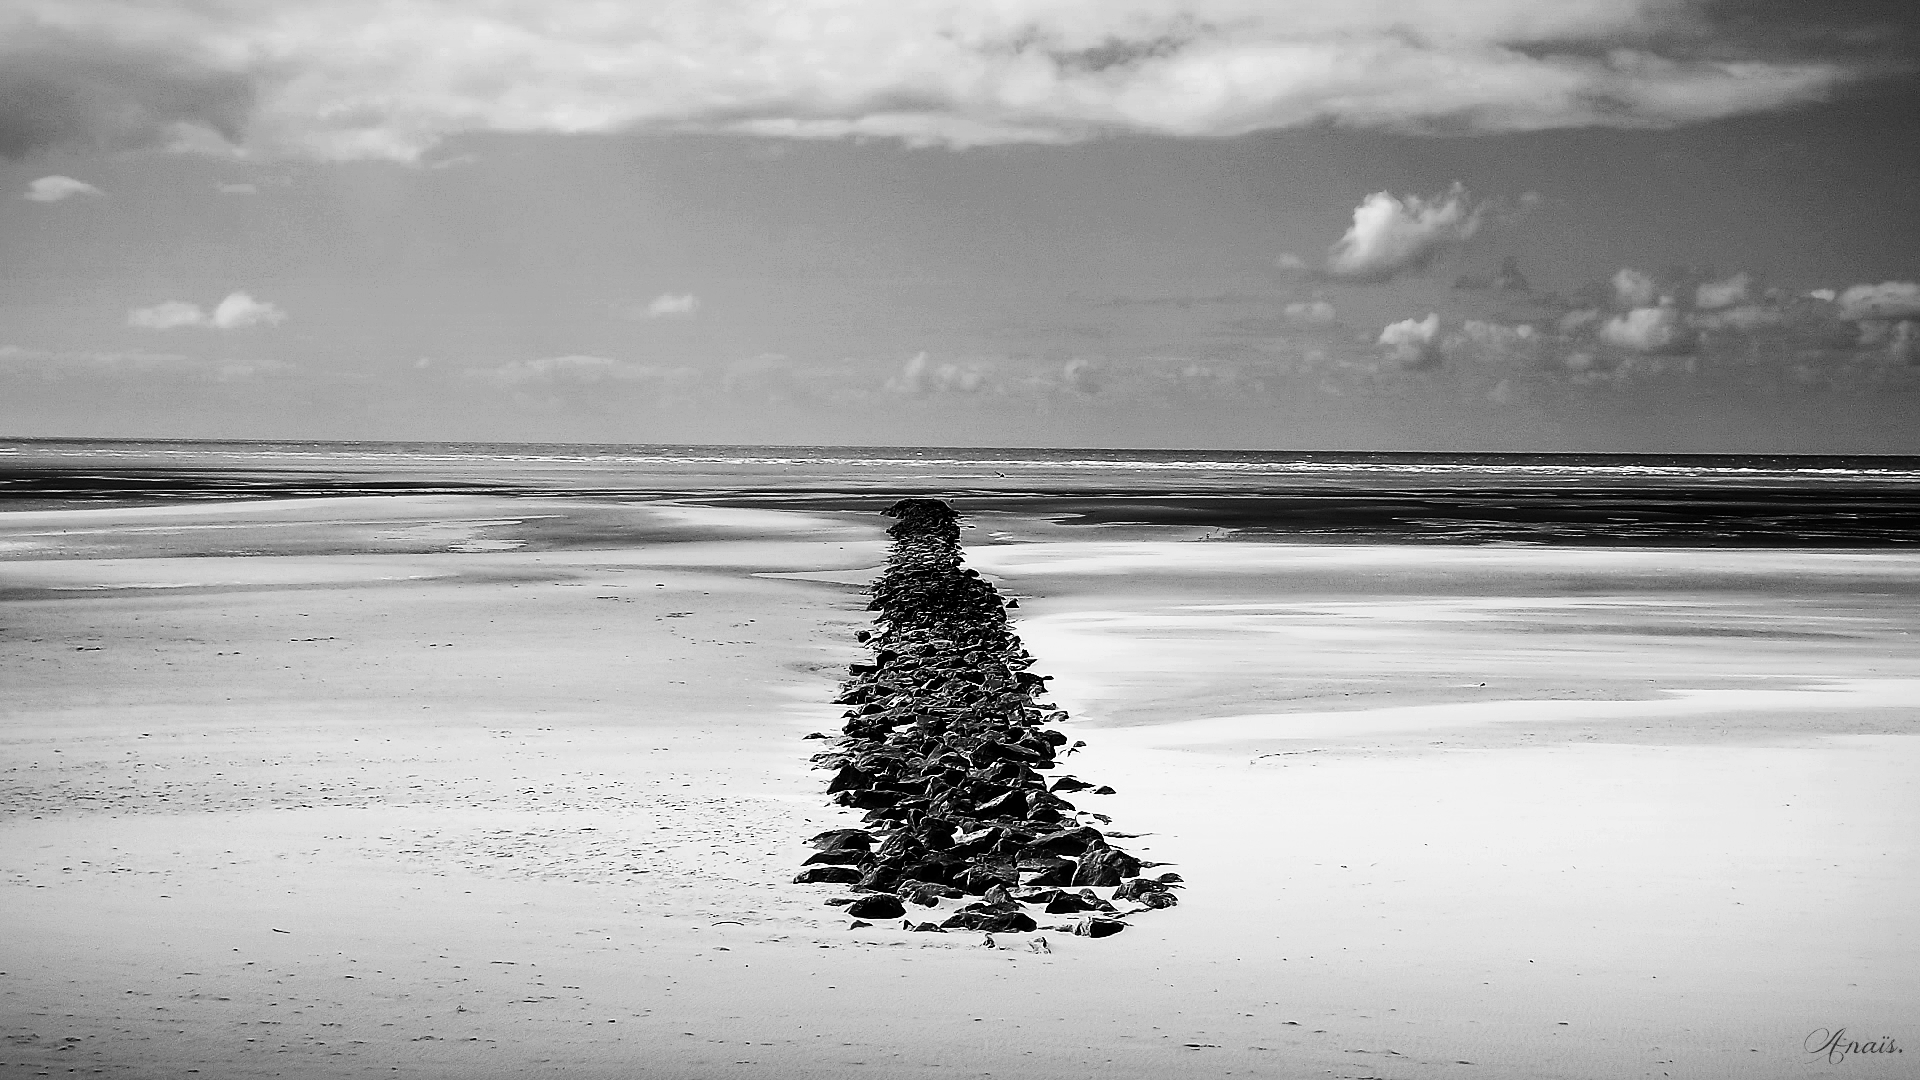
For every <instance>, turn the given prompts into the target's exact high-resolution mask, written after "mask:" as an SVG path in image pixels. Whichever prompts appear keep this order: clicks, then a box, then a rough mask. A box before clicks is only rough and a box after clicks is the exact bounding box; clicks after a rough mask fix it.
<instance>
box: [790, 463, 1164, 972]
mask: <svg viewBox="0 0 1920 1080" xmlns="http://www.w3.org/2000/svg"><path fill="white" fill-rule="evenodd" d="M884 513H885V514H886V515H887V516H888V517H891V518H893V519H894V523H893V525H892V526H890V527H889V528H888V530H887V532H888V534H889V535H890V536H892V537H893V547H892V549H891V551H890V552H889V553H888V556H887V565H886V568H885V569H884V570H883V571H882V573H881V574H880V576H879V577H878V578H877V579H875V581H874V583H873V585H872V586H871V588H870V590H869V596H870V602H869V604H868V605H867V606H868V608H869V610H871V611H874V612H875V613H876V615H875V619H874V623H875V626H874V629H873V630H872V631H866V630H862V631H860V632H859V633H858V634H856V635H855V636H856V639H857V640H858V641H860V642H861V643H862V644H864V645H866V646H867V647H868V648H869V649H870V650H872V656H871V659H869V660H865V661H860V662H856V663H853V664H851V665H849V667H848V679H847V681H846V683H844V684H843V685H842V687H841V692H840V694H839V696H838V698H836V701H838V702H839V703H841V704H844V705H846V706H848V709H847V712H846V717H845V720H846V722H845V725H844V727H843V728H842V734H841V736H840V737H839V738H837V739H831V738H828V739H826V741H827V743H828V745H827V746H826V747H824V748H823V750H825V752H824V753H820V754H816V755H814V758H813V760H814V764H815V766H816V767H818V768H823V769H831V770H834V776H833V779H832V781H831V782H830V783H829V784H828V785H827V793H828V794H829V795H830V796H832V797H833V801H834V802H835V803H837V804H839V805H841V806H845V807H849V808H852V809H855V810H860V811H864V812H865V821H866V822H868V823H869V824H870V825H871V828H870V829H834V830H828V831H827V832H823V833H821V834H820V835H818V836H816V837H814V838H813V839H812V840H811V841H810V844H811V845H812V846H813V847H814V848H815V849H816V851H817V854H815V855H813V856H811V857H810V858H809V859H808V860H807V861H808V866H807V867H806V868H805V869H804V870H802V872H801V874H800V876H799V877H797V878H796V879H795V880H796V881H800V882H832V883H849V882H855V881H857V882H858V883H859V885H860V887H861V888H863V889H867V890H870V894H869V895H867V896H863V897H860V898H858V899H856V900H853V901H851V902H845V903H844V906H846V908H847V910H848V913H849V914H851V915H853V916H855V917H866V918H880V919H894V918H900V917H901V916H902V913H903V912H904V911H905V905H906V904H908V903H912V904H917V905H920V906H924V907H934V906H938V904H939V903H940V901H942V900H945V899H953V898H958V897H963V896H965V895H967V894H972V895H975V896H981V897H983V900H982V902H980V903H975V904H971V905H968V906H967V907H966V908H964V909H962V910H961V911H959V912H957V913H955V914H954V915H952V916H951V917H950V918H948V919H947V921H946V922H945V924H944V925H945V926H947V927H949V928H965V929H969V930H980V931H984V932H1001V933H1013V932H1022V931H1027V930H1032V929H1033V928H1034V923H1033V920H1032V918H1031V917H1030V916H1028V915H1027V914H1026V913H1025V912H1024V911H1023V910H1022V909H1021V905H1022V904H1038V905H1044V906H1046V908H1047V910H1048V911H1049V912H1052V913H1055V914H1061V913H1077V912H1111V911H1112V910H1113V906H1112V904H1111V903H1109V902H1108V901H1106V900H1103V899H1101V898H1100V896H1099V895H1098V894H1096V893H1094V892H1093V891H1092V888H1093V887H1100V888H1106V887H1122V888H1123V889H1126V890H1128V891H1127V896H1126V898H1127V899H1132V900H1137V901H1139V902H1141V903H1143V904H1149V905H1150V906H1151V903H1152V901H1151V898H1152V897H1158V896H1165V897H1168V898H1171V895H1172V894H1171V893H1170V892H1167V891H1165V889H1164V888H1161V889H1155V888H1152V887H1150V886H1149V885H1147V884H1143V883H1141V881H1140V880H1136V881H1134V882H1132V883H1130V884H1129V885H1127V886H1123V885H1122V883H1123V882H1126V881H1127V879H1129V878H1137V875H1138V874H1139V873H1140V863H1139V861H1138V860H1136V859H1134V858H1133V857H1132V856H1130V855H1128V854H1126V853H1125V852H1122V851H1120V850H1118V849H1116V848H1114V847H1112V845H1111V843H1110V842H1109V840H1108V838H1107V837H1105V836H1103V835H1102V834H1101V833H1100V831H1099V830H1098V829H1095V828H1092V827H1091V826H1089V825H1086V824H1085V822H1086V821H1089V820H1092V821H1098V822H1101V823H1103V824H1104V823H1105V822H1106V821H1107V820H1108V819H1107V818H1106V817H1105V816H1104V815H1100V814H1093V813H1090V812H1080V811H1076V810H1075V808H1074V806H1073V804H1071V803H1069V802H1067V801H1066V800H1064V799H1062V798H1061V797H1060V793H1072V792H1079V791H1089V790H1091V791H1092V792H1093V793H1095V794H1110V793H1112V791H1113V789H1112V788H1110V787H1105V786H1100V787H1095V786H1093V785H1092V784H1089V783H1088V782H1087V781H1084V780H1080V779H1078V778H1076V777H1070V776H1061V777H1058V778H1056V779H1053V780H1052V781H1051V782H1049V779H1048V777H1047V776H1046V775H1045V774H1046V773H1047V771H1048V770H1051V769H1053V768H1055V767H1056V765H1057V764H1058V761H1057V759H1058V758H1059V757H1060V756H1062V755H1063V754H1070V753H1072V752H1074V751H1076V750H1078V749H1079V748H1080V747H1082V746H1084V745H1085V744H1084V743H1082V742H1077V741H1076V742H1072V743H1069V741H1068V739H1067V737H1066V736H1065V735H1064V734H1062V733H1061V732H1059V731H1057V730H1054V729H1052V728H1051V727H1049V726H1047V725H1050V724H1056V723H1059V722H1061V721H1064V720H1066V719H1067V714H1066V713H1065V712H1063V711H1061V710H1059V709H1057V708H1056V707H1055V706H1054V705H1053V704H1052V703H1050V702H1045V701H1042V700H1040V699H1041V697H1042V696H1044V695H1045V692H1046V685H1047V681H1048V676H1045V675H1040V674H1036V673H1034V672H1032V671H1029V670H1028V669H1029V668H1030V667H1031V666H1032V665H1033V657H1032V656H1030V655H1029V654H1028V653H1027V651H1026V650H1025V648H1023V647H1022V646H1021V644H1020V639H1019V637H1018V636H1017V635H1016V634H1015V633H1014V632H1013V629H1012V626H1011V624H1010V623H1009V622H1008V616H1007V614H1006V611H1007V609H1008V608H1013V607H1017V605H1016V604H1015V603H1013V602H1011V601H1003V600H1002V598H1001V597H1000V595H999V593H998V592H996V591H995V590H994V587H993V586H992V585H991V584H989V583H988V582H986V581H985V580H983V579H982V578H981V577H980V575H979V574H978V573H977V572H975V571H973V570H970V569H967V568H965V567H964V566H962V565H961V562H962V559H961V551H960V545H959V539H960V518H959V515H958V514H957V513H955V512H954V510H953V508H952V507H951V506H948V505H947V504H946V503H944V502H942V501H940V500H938V499H924V498H914V499H902V500H900V501H898V502H896V503H894V504H893V505H892V506H890V507H888V508H887V509H886V510H885V511H884ZM822 738H826V737H824V736H822ZM1062 748H1064V750H1063V749H1062ZM1154 884H1160V883H1158V882H1155V883H1154ZM1069 886H1071V887H1074V888H1079V889H1080V891H1079V892H1078V893H1074V892H1069V891H1063V890H1065V889H1066V888H1067V887H1069ZM1099 921H1100V922H1101V923H1103V924H1105V923H1112V924H1113V926H1114V927H1115V928H1118V927H1119V926H1120V925H1121V924H1119V923H1118V922H1115V921H1114V920H1110V919H1103V920H1099ZM903 926H904V927H906V928H909V929H912V930H916V931H930V930H936V929H939V928H938V927H935V926H934V925H933V924H932V923H921V924H918V925H914V924H913V922H912V920H911V919H908V920H905V922H904V923H903ZM1076 932H1081V933H1086V932H1087V931H1076ZM1111 932H1113V931H1111V930H1105V929H1102V930H1100V931H1099V932H1098V933H1097V934H1095V935H1094V936H1104V934H1106V933H1111Z"/></svg>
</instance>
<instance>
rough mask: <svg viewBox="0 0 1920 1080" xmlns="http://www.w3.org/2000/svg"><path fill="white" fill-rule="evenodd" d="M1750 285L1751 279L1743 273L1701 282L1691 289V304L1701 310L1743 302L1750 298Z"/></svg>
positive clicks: (1728, 306) (1726, 306)
mask: <svg viewBox="0 0 1920 1080" xmlns="http://www.w3.org/2000/svg"><path fill="white" fill-rule="evenodd" d="M1752 286H1753V279H1751V278H1749V277H1748V276H1747V275H1745V274H1735V275H1733V276H1732V277H1730V278H1728V279H1727V280H1725V281H1707V282H1702V283H1701V284H1700V286H1699V287H1698V288H1696V289H1694V290H1693V306H1694V307H1696V308H1699V309H1700V310H1701V311H1718V310H1720V309H1721V308H1730V307H1735V306H1737V305H1740V304H1744V303H1746V302H1747V301H1748V299H1750V298H1751V295H1752Z"/></svg>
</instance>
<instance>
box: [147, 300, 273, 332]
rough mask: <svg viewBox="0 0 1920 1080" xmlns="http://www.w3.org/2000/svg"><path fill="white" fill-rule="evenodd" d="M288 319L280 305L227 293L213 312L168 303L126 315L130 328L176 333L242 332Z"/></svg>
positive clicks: (174, 301) (191, 305)
mask: <svg viewBox="0 0 1920 1080" xmlns="http://www.w3.org/2000/svg"><path fill="white" fill-rule="evenodd" d="M286 319H287V313H286V312H285V311H283V310H281V309H280V307H279V306H278V305H275V304H269V303H267V302H265V301H262V300H255V299H254V298H253V297H251V296H249V295H248V294H246V293H243V292H235V293H228V294H227V296H226V299H224V300H221V301H220V303H218V304H216V305H214V309H213V310H212V311H211V312H209V311H207V310H205V309H204V308H202V307H201V306H200V305H199V304H194V303H189V302H187V301H185V300H168V301H166V302H165V303H161V304H155V305H153V306H152V307H144V308H134V309H133V310H132V311H129V312H127V325H128V326H137V327H140V328H141V329H143V330H173V329H176V328H178V327H182V326H198V327H204V328H206V329H210V330H241V329H245V328H246V327H249V326H274V325H278V324H279V323H283V322H285V321H286Z"/></svg>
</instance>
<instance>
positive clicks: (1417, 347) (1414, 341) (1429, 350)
mask: <svg viewBox="0 0 1920 1080" xmlns="http://www.w3.org/2000/svg"><path fill="white" fill-rule="evenodd" d="M1439 339H1440V316H1439V315H1438V314H1436V313H1433V312H1428V313H1427V317H1426V318H1424V319H1402V320H1401V321H1399V322H1397V323H1389V324H1388V325H1387V327H1386V328H1385V329H1384V330H1381V331H1380V340H1379V344H1381V345H1385V346H1387V347H1389V348H1391V349H1392V350H1393V356H1394V359H1396V360H1398V361H1400V363H1401V365H1402V366H1404V367H1410V368H1416V367H1428V366H1430V365H1433V364H1436V363H1439V362H1440V345H1439Z"/></svg>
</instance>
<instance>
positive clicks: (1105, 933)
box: [1073, 918, 1127, 937]
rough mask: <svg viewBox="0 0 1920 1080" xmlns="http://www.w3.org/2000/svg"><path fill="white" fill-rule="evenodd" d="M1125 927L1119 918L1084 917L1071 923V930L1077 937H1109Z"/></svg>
mask: <svg viewBox="0 0 1920 1080" xmlns="http://www.w3.org/2000/svg"><path fill="white" fill-rule="evenodd" d="M1126 928H1127V924H1126V923H1123V922H1121V921H1120V920H1119V919H1095V918H1086V919H1081V920H1080V921H1079V922H1077V923H1074V924H1073V932H1074V934H1076V935H1078V936H1079V937H1111V936H1113V935H1114V934H1117V933H1119V932H1120V931H1122V930H1125V929H1126Z"/></svg>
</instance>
